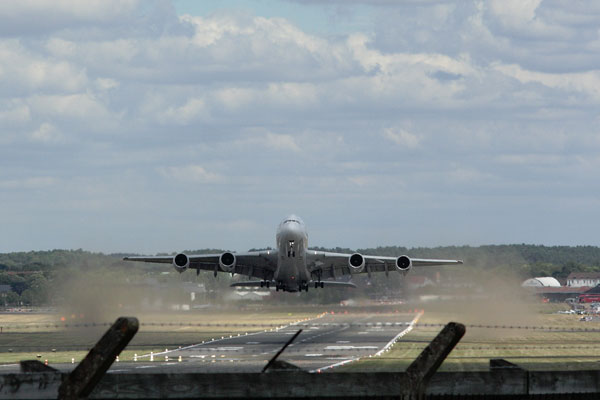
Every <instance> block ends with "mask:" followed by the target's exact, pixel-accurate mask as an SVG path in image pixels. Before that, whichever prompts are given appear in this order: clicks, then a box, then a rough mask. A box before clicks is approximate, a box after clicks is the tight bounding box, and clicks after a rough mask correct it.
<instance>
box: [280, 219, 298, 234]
mask: <svg viewBox="0 0 600 400" xmlns="http://www.w3.org/2000/svg"><path fill="white" fill-rule="evenodd" d="M281 233H282V234H284V235H285V236H292V235H293V236H295V235H298V234H299V233H300V224H298V223H297V222H288V223H286V224H284V225H283V226H282V227H281Z"/></svg>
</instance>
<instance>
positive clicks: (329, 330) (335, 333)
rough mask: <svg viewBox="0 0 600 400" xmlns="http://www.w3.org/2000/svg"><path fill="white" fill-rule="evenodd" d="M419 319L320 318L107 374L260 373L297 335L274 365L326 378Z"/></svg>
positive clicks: (122, 365) (170, 353)
mask: <svg viewBox="0 0 600 400" xmlns="http://www.w3.org/2000/svg"><path fill="white" fill-rule="evenodd" d="M418 318H419V314H413V313H390V314H379V313H377V314H352V313H350V314H340V313H338V314H324V315H322V316H319V317H317V318H314V319H310V320H307V321H301V322H298V323H294V324H290V325H286V326H283V327H281V328H278V329H272V330H267V331H261V332H255V333H249V334H245V335H240V336H234V337H226V338H223V339H221V338H217V339H215V340H212V341H208V342H205V343H198V344H195V345H191V346H187V347H184V348H181V349H169V350H167V351H165V352H161V353H156V354H152V355H150V354H144V355H139V356H138V359H137V362H119V363H114V364H113V365H112V367H111V369H110V370H109V373H127V372H141V371H144V372H151V371H156V372H165V371H167V372H175V371H185V372H192V371H193V372H260V371H261V370H262V369H263V367H264V366H265V365H266V364H267V362H268V361H269V360H270V359H271V358H272V357H273V356H274V355H275V354H276V353H277V352H278V351H279V350H280V349H281V348H282V347H283V345H284V344H285V343H287V342H288V341H289V340H290V338H291V337H292V336H293V335H294V334H295V333H296V332H298V330H299V329H302V333H300V335H299V336H298V337H297V338H296V339H295V340H294V342H293V343H292V344H290V345H289V346H288V347H287V348H286V349H285V351H284V352H283V353H282V354H281V355H280V356H279V357H278V360H283V361H286V362H288V363H291V364H293V365H295V366H297V367H299V368H301V369H303V370H305V371H310V372H326V371H329V370H331V369H333V368H335V367H336V366H339V365H343V364H346V363H349V362H352V361H355V360H358V359H359V358H362V357H369V356H376V355H377V354H378V353H381V352H383V351H385V350H386V349H387V348H389V347H390V346H391V345H393V343H394V342H395V340H396V339H398V338H399V337H401V336H402V335H404V334H406V333H408V332H410V330H411V329H412V324H414V323H416V321H417V320H418ZM179 357H181V361H179ZM151 358H152V359H153V361H150V359H151ZM167 359H168V361H166V360H167Z"/></svg>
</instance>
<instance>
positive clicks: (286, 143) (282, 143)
mask: <svg viewBox="0 0 600 400" xmlns="http://www.w3.org/2000/svg"><path fill="white" fill-rule="evenodd" d="M264 143H265V145H266V146H267V147H270V148H272V149H276V150H291V151H293V152H299V151H300V147H299V146H298V145H297V144H296V141H295V140H294V138H293V137H292V136H291V135H281V134H276V133H270V132H269V133H267V134H266V135H265V138H264Z"/></svg>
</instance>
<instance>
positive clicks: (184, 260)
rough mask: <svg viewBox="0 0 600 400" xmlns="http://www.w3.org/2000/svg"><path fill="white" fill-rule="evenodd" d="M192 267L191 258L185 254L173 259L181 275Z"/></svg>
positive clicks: (174, 265)
mask: <svg viewBox="0 0 600 400" xmlns="http://www.w3.org/2000/svg"><path fill="white" fill-rule="evenodd" d="M189 266H190V258H189V257H188V256H186V255H185V254H183V253H179V254H177V255H176V256H175V257H173V267H175V270H176V271H177V272H179V273H182V272H183V271H185V270H186V269H188V267H189Z"/></svg>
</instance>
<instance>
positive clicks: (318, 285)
mask: <svg viewBox="0 0 600 400" xmlns="http://www.w3.org/2000/svg"><path fill="white" fill-rule="evenodd" d="M324 287H325V283H323V282H321V281H317V282H315V289H316V288H321V289H323V288H324Z"/></svg>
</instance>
